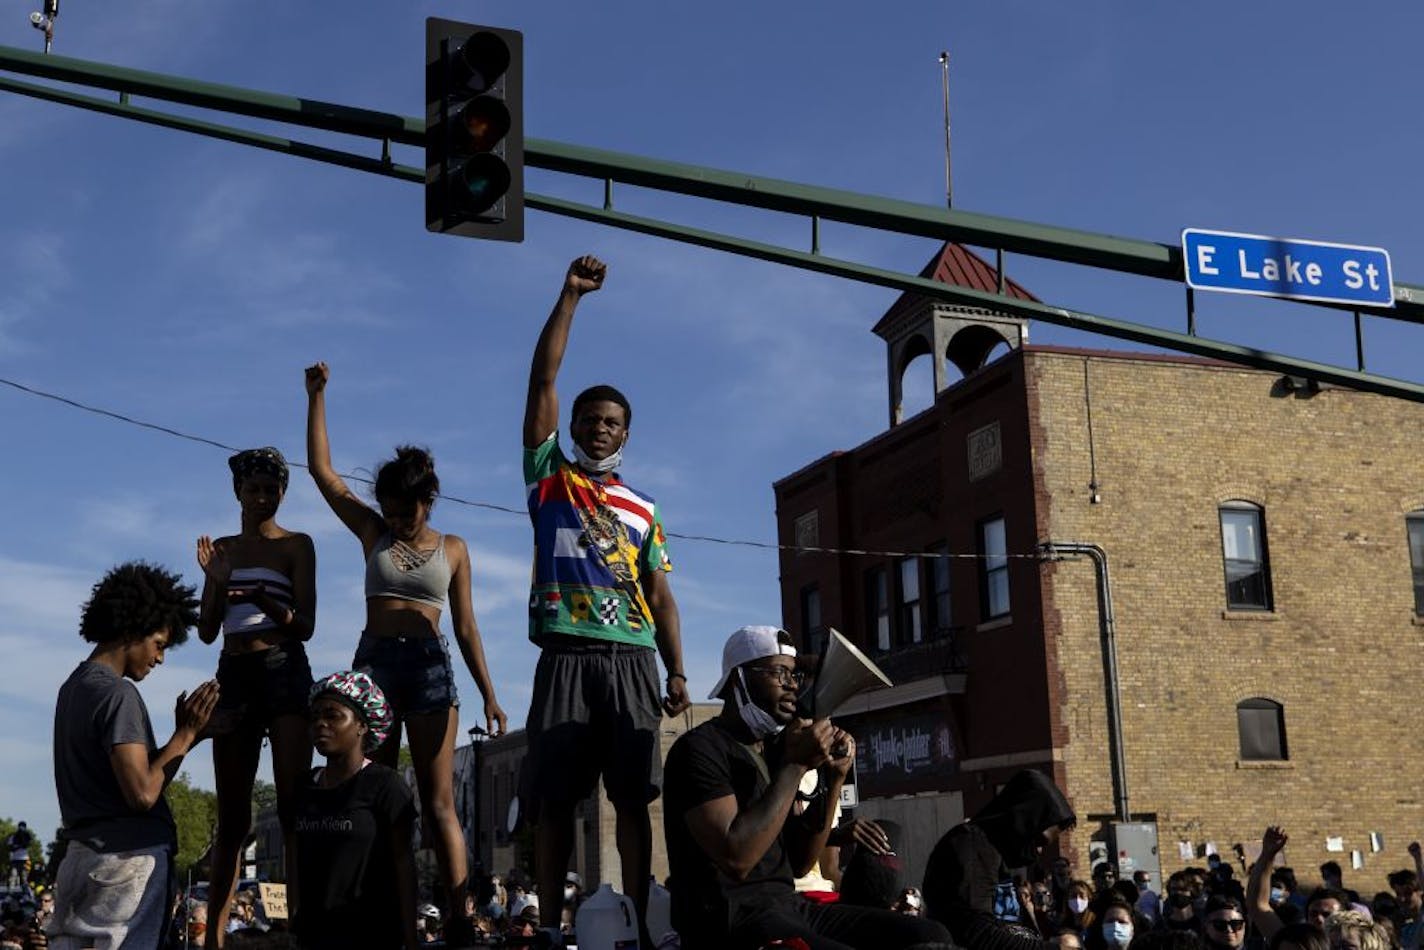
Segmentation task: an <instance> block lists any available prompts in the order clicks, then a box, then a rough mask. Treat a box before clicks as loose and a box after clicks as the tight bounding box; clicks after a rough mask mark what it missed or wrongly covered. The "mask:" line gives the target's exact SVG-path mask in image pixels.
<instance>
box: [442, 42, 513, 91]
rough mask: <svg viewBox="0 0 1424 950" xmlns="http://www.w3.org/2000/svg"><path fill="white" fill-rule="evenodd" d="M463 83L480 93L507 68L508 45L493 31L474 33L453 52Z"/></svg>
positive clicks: (496, 80) (493, 82)
mask: <svg viewBox="0 0 1424 950" xmlns="http://www.w3.org/2000/svg"><path fill="white" fill-rule="evenodd" d="M455 62H456V63H458V64H459V65H460V67H461V69H462V71H463V72H464V74H465V75H464V82H465V85H466V86H468V87H469V88H470V90H471V91H473V92H476V93H480V92H484V91H485V90H486V89H488V88H490V87H491V86H493V85H494V84H495V83H496V82H498V81H499V77H500V76H503V75H504V72H505V70H507V69H509V47H508V46H507V45H505V42H504V40H502V39H500V38H499V37H498V36H496V35H495V34H493V33H488V32H485V31H480V32H479V33H475V34H474V35H472V36H471V37H470V38H469V39H467V40H465V42H464V44H463V45H462V46H461V47H460V49H459V50H458V51H457V52H456V53H455Z"/></svg>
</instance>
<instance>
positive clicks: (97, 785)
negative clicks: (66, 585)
mask: <svg viewBox="0 0 1424 950" xmlns="http://www.w3.org/2000/svg"><path fill="white" fill-rule="evenodd" d="M194 593H195V591H194V589H193V588H192V587H189V586H186V585H185V584H183V583H182V578H180V577H179V576H178V575H177V574H173V573H170V572H168V571H166V570H164V569H162V568H160V567H155V566H153V565H151V564H144V563H142V562H137V561H134V562H130V563H127V564H120V565H119V566H118V567H115V568H113V569H112V570H110V571H109V572H108V573H107V574H105V575H104V577H103V579H102V580H101V581H99V583H97V584H95V585H94V589H93V591H92V592H91V594H90V596H89V600H88V602H86V603H85V604H84V608H83V613H82V616H81V619H80V621H79V635H80V636H82V637H83V638H84V639H85V640H87V641H89V642H90V643H92V644H94V648H93V650H91V651H90V653H89V657H88V659H86V660H85V661H84V662H82V663H80V664H79V666H78V668H77V669H75V671H74V672H73V673H72V674H70V677H69V679H67V680H66V681H65V683H64V685H63V686H61V687H60V689H59V700H58V702H57V703H56V705H55V711H54V784H55V789H56V791H57V792H58V797H59V810H60V817H61V819H62V820H63V827H62V828H61V829H60V834H61V836H62V837H63V838H64V840H65V842H66V843H67V849H66V851H65V855H64V860H63V861H62V862H61V863H60V866H59V870H58V873H57V876H56V881H55V908H54V916H53V917H51V918H50V920H49V922H48V923H47V924H46V926H45V930H46V932H47V933H48V934H49V937H50V946H51V947H56V948H60V950H67V948H71V947H73V948H78V947H90V946H92V947H95V948H96V950H104V948H118V947H154V946H157V945H158V942H159V938H160V937H161V935H162V933H163V928H164V924H165V919H164V918H165V916H166V913H167V908H168V903H169V900H168V896H169V895H168V888H169V877H170V875H171V874H172V862H173V854H174V852H175V851H176V850H177V845H178V839H177V827H176V826H175V824H174V822H173V814H172V812H170V811H169V809H168V803H167V802H166V801H165V800H164V798H163V790H164V789H165V788H167V787H168V783H169V782H171V781H172V780H173V776H174V775H176V774H177V772H178V766H179V764H180V763H181V762H182V761H183V756H185V755H186V754H187V753H188V750H189V749H191V748H192V747H193V745H194V743H196V742H197V741H198V734H199V733H200V732H201V731H202V729H203V726H205V725H206V724H207V721H208V716H209V715H211V713H212V711H213V706H214V705H215V704H216V703H217V698H218V686H217V683H216V682H213V681H211V680H210V681H208V682H206V683H204V684H202V685H201V686H199V687H198V688H197V689H195V690H194V691H193V692H192V693H191V694H189V693H181V694H179V696H178V703H177V709H176V711H175V713H174V721H175V728H174V730H173V738H171V739H169V740H168V742H167V744H165V745H164V746H162V747H161V748H160V747H159V746H158V744H157V743H156V742H155V741H154V737H153V725H152V723H151V722H150V721H149V718H148V707H147V706H145V705H144V702H143V698H142V697H141V696H140V695H139V692H138V689H137V688H136V687H135V686H134V683H136V682H138V681H139V680H141V679H143V678H144V677H145V676H147V675H148V674H149V673H150V672H151V671H152V670H153V668H154V667H155V666H157V665H158V664H160V663H162V662H163V654H164V651H165V650H166V649H168V648H169V647H171V646H177V645H178V644H180V643H182V642H183V641H184V640H186V639H187V638H188V630H189V628H190V627H192V626H193V625H194V624H196V623H197V621H198V612H197V607H198V601H197V599H196V598H195V597H194Z"/></svg>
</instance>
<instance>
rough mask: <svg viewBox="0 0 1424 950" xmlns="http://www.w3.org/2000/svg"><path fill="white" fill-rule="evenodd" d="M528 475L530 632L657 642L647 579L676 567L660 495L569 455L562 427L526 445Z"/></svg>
mask: <svg viewBox="0 0 1424 950" xmlns="http://www.w3.org/2000/svg"><path fill="white" fill-rule="evenodd" d="M524 483H525V490H526V491H527V492H528V495H529V517H530V519H531V520H532V521H533V522H534V582H533V585H532V588H531V590H530V596H529V639H531V640H533V641H535V642H536V643H537V642H538V641H539V638H540V637H541V636H543V635H544V634H547V633H557V634H564V635H568V636H576V637H590V638H593V639H597V640H614V641H617V642H619V643H633V644H638V645H641V646H649V647H651V646H653V645H654V640H653V632H654V631H653V615H652V611H651V610H650V609H649V607H648V602H647V600H646V599H645V598H644V597H643V591H642V586H641V585H640V584H639V579H640V578H641V576H642V573H643V572H644V571H670V570H672V562H671V561H670V560H668V555H667V538H666V537H665V536H664V535H663V525H662V521H661V519H660V518H659V517H658V508H657V505H656V504H655V503H654V502H653V499H651V498H649V497H648V496H647V495H645V494H643V493H642V492H640V491H634V490H633V489H631V488H629V487H628V486H627V485H625V484H623V482H622V480H621V479H619V478H618V476H617V475H609V476H607V477H606V478H605V479H604V480H603V481H599V480H598V479H595V478H592V477H590V476H589V475H587V474H586V473H585V472H583V470H581V469H580V468H579V467H578V466H577V465H574V464H572V463H571V462H569V460H568V459H567V458H565V457H564V453H563V452H562V451H561V450H560V449H559V441H558V434H557V433H555V434H553V435H551V436H549V438H547V439H545V440H544V443H543V444H542V445H540V446H539V447H538V448H533V449H529V448H526V449H525V450H524Z"/></svg>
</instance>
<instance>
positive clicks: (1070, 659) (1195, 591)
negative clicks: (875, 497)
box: [1025, 351, 1424, 893]
mask: <svg viewBox="0 0 1424 950" xmlns="http://www.w3.org/2000/svg"><path fill="white" fill-rule="evenodd" d="M1025 359H1026V361H1027V367H1026V369H1027V379H1028V385H1029V386H1030V389H1031V393H1030V405H1031V406H1032V407H1033V411H1034V412H1035V418H1034V420H1033V424H1034V425H1033V427H1034V432H1035V436H1034V440H1033V441H1034V453H1035V457H1034V466H1035V470H1036V472H1037V473H1038V477H1039V479H1041V482H1040V484H1039V486H1038V489H1039V491H1038V497H1039V499H1040V508H1041V511H1040V516H1039V527H1040V530H1041V531H1043V532H1044V533H1045V535H1046V536H1047V537H1050V538H1052V539H1053V540H1059V541H1063V540H1076V541H1091V542H1095V543H1097V544H1099V545H1101V546H1102V547H1103V548H1104V549H1105V550H1106V551H1107V553H1108V557H1109V559H1110V567H1111V576H1112V583H1113V588H1114V600H1115V605H1114V606H1115V608H1116V620H1117V652H1118V663H1119V668H1120V675H1121V685H1122V719H1123V729H1124V738H1125V742H1124V747H1125V751H1126V757H1127V775H1128V782H1129V791H1130V794H1131V806H1132V810H1133V812H1134V813H1156V815H1157V820H1158V826H1159V834H1160V841H1161V856H1162V864H1163V868H1164V871H1166V872H1168V873H1170V872H1171V871H1172V870H1174V869H1176V868H1178V867H1180V866H1182V865H1183V863H1184V862H1182V861H1181V860H1180V859H1179V858H1178V857H1177V845H1176V842H1177V841H1178V840H1189V841H1192V842H1193V843H1194V844H1197V845H1200V844H1201V843H1203V842H1205V841H1214V842H1215V843H1216V844H1217V846H1218V847H1219V848H1220V849H1221V850H1222V851H1223V852H1224V853H1225V852H1227V851H1228V849H1229V847H1230V846H1231V845H1232V844H1234V843H1236V842H1242V843H1244V844H1246V845H1248V846H1249V845H1250V844H1251V843H1253V842H1259V840H1260V834H1261V831H1262V830H1263V829H1264V827H1265V826H1266V825H1267V824H1271V823H1280V824H1283V825H1284V826H1285V827H1286V829H1287V831H1288V832H1289V833H1290V834H1291V841H1292V843H1291V845H1290V847H1289V849H1288V853H1287V858H1288V860H1289V862H1290V863H1291V864H1292V865H1293V866H1295V868H1296V869H1297V873H1298V874H1299V875H1300V876H1301V877H1302V879H1303V880H1310V879H1312V878H1313V877H1314V875H1315V868H1316V866H1317V865H1319V864H1320V863H1321V862H1322V861H1324V860H1326V859H1327V858H1329V857H1334V858H1336V859H1338V860H1340V862H1341V864H1342V865H1343V866H1344V867H1345V868H1346V869H1347V870H1346V876H1345V880H1346V883H1347V884H1349V885H1351V886H1358V889H1359V890H1361V891H1369V892H1370V893H1373V892H1374V891H1375V890H1379V889H1383V888H1384V886H1385V882H1384V875H1385V873H1386V872H1388V871H1389V870H1392V869H1394V868H1399V867H1405V866H1407V865H1408V864H1409V858H1408V855H1407V854H1406V853H1405V851H1404V846H1405V845H1406V844H1407V843H1408V842H1409V841H1411V840H1413V839H1415V838H1416V837H1419V836H1421V835H1424V804H1422V803H1424V789H1420V788H1419V787H1418V786H1419V779H1418V774H1417V767H1416V766H1417V762H1418V754H1417V751H1416V750H1417V748H1418V746H1419V742H1418V739H1417V731H1418V730H1417V726H1416V720H1417V715H1416V713H1415V712H1414V707H1415V706H1416V705H1417V703H1418V699H1417V696H1418V684H1420V683H1424V652H1421V646H1424V626H1419V625H1417V624H1416V622H1415V618H1414V616H1413V594H1412V586H1411V574H1410V563H1409V552H1408V545H1407V543H1406V535H1405V525H1404V513H1405V512H1407V511H1409V510H1412V509H1415V508H1419V507H1424V478H1421V477H1420V476H1421V471H1420V465H1419V460H1420V454H1421V453H1420V433H1421V431H1424V425H1421V424H1424V406H1420V405H1417V404H1413V403H1408V402H1404V401H1401V400H1391V399H1387V398H1384V397H1379V396H1371V395H1365V394H1360V393H1353V392H1349V391H1345V390H1338V389H1327V390H1325V391H1323V392H1320V393H1319V394H1318V395H1316V396H1314V397H1313V398H1309V399H1299V398H1295V397H1294V396H1291V395H1287V396H1284V397H1279V396H1273V395H1272V394H1271V393H1272V387H1273V384H1274V383H1275V382H1276V380H1277V379H1278V375H1277V374H1272V373H1261V372H1254V371H1248V370H1243V369H1239V368H1228V367H1218V366H1214V365H1204V364H1201V363H1193V362H1190V361H1185V360H1183V361H1174V360H1152V359H1141V360H1138V359H1130V358H1123V357H1111V358H1109V357H1103V356H1089V355H1080V354H1072V353H1057V352H1042V351H1038V352H1030V353H1028V354H1027V355H1026V357H1025ZM1085 366H1086V369H1087V375H1086V384H1085V373H1084V370H1085ZM1089 395H1090V396H1091V406H1092V432H1093V438H1092V445H1091V448H1092V453H1093V455H1094V456H1095V458H1096V470H1097V481H1098V484H1099V492H1100V494H1101V497H1102V502H1101V503H1100V504H1091V503H1090V501H1089V489H1088V484H1089V481H1090V479H1091V478H1092V473H1091V469H1090V451H1089V450H1090V444H1089V437H1088V400H1087V398H1086V397H1087V396H1089ZM1232 498H1240V499H1246V500H1249V501H1252V502H1255V503H1257V504H1259V505H1262V506H1263V507H1264V509H1265V524H1266V537H1267V543H1268V546H1269V557H1270V566H1271V579H1272V587H1273V592H1274V603H1275V610H1274V611H1273V612H1272V613H1270V614H1268V615H1264V616H1250V617H1249V618H1245V619H1237V618H1236V616H1232V617H1224V616H1223V613H1224V610H1225V606H1226V605H1225V590H1224V577H1223V569H1222V548H1221V534H1220V526H1219V522H1218V514H1217V506H1218V504H1219V503H1220V502H1222V501H1225V500H1228V499H1232ZM1044 499H1047V505H1046V506H1045V505H1044V504H1043V501H1044ZM1042 570H1043V572H1044V596H1045V630H1046V633H1047V635H1048V636H1050V637H1051V638H1053V639H1055V640H1056V643H1052V644H1050V646H1051V648H1052V647H1056V659H1057V664H1058V666H1059V668H1060V670H1061V675H1062V695H1061V696H1060V697H1058V699H1059V701H1060V703H1061V705H1060V706H1059V708H1058V709H1057V710H1056V713H1055V716H1056V719H1055V737H1057V736H1060V735H1066V738H1067V741H1066V745H1065V746H1064V747H1063V775H1064V776H1065V777H1066V783H1067V786H1068V791H1069V794H1070V796H1071V798H1072V800H1073V802H1074V804H1075V806H1076V808H1077V811H1078V814H1079V815H1080V816H1086V815H1099V814H1100V815H1105V816H1106V815H1109V814H1111V813H1112V811H1113V804H1114V803H1113V796H1112V785H1111V773H1110V771H1109V759H1108V733H1107V713H1106V710H1105V705H1104V698H1103V697H1104V683H1103V679H1104V677H1103V663H1102V653H1101V650H1100V644H1099V625H1098V610H1097V603H1096V592H1095V587H1094V575H1093V568H1092V565H1091V563H1090V562H1087V561H1084V562H1082V563H1071V562H1070V563H1058V564H1051V565H1045V566H1044V567H1043V568H1042ZM1053 654H1054V650H1053V649H1050V656H1053ZM1055 692H1056V690H1055ZM1252 696H1262V697H1267V698H1269V699H1273V700H1275V701H1277V702H1280V703H1283V704H1284V706H1285V717H1286V729H1287V740H1288V745H1289V754H1290V760H1289V762H1288V763H1285V764H1284V767H1276V768H1260V767H1242V766H1241V765H1240V764H1239V763H1238V756H1239V746H1238V740H1237V728H1236V708H1235V707H1236V703H1237V702H1238V701H1239V700H1241V699H1244V698H1247V697H1252ZM1095 824H1096V823H1094V822H1084V825H1083V828H1084V830H1091V829H1092V828H1093V826H1094V825H1095ZM1372 831H1377V832H1380V833H1381V834H1383V836H1384V843H1385V850H1384V851H1383V852H1382V853H1380V854H1378V855H1375V854H1371V853H1370V850H1369V842H1368V836H1369V833H1370V832H1372ZM1327 835H1339V836H1343V837H1344V839H1345V849H1346V851H1345V853H1344V854H1334V855H1330V854H1327V852H1326V851H1325V838H1326V836H1327ZM1087 838H1088V835H1086V834H1078V835H1075V836H1074V847H1075V850H1077V851H1078V852H1079V864H1078V866H1079V868H1080V869H1085V867H1086V865H1085V861H1084V859H1085V858H1086V849H1087ZM1352 849H1359V850H1360V851H1362V852H1364V856H1365V862H1366V865H1365V869H1364V870H1363V871H1355V872H1351V871H1350V870H1349V867H1350V864H1349V857H1350V856H1349V851H1350V850H1352ZM1357 882H1358V883H1357Z"/></svg>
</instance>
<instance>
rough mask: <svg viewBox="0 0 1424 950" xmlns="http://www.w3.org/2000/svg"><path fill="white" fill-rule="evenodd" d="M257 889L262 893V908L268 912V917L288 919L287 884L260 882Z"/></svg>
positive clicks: (270, 918)
mask: <svg viewBox="0 0 1424 950" xmlns="http://www.w3.org/2000/svg"><path fill="white" fill-rule="evenodd" d="M257 889H258V891H260V892H261V894H262V909H263V910H265V911H266V912H267V918H268V919H269V920H286V919H287V885H285V884H258V885H257Z"/></svg>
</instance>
